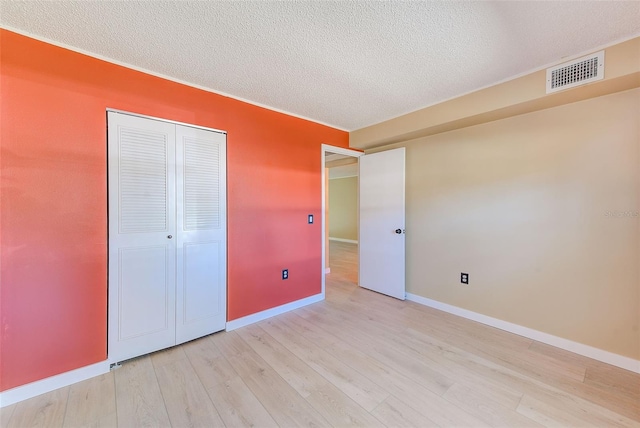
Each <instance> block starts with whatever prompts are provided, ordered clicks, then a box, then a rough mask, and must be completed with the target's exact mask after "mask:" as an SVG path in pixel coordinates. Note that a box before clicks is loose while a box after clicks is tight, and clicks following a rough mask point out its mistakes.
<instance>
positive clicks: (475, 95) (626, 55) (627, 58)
mask: <svg viewBox="0 0 640 428" xmlns="http://www.w3.org/2000/svg"><path fill="white" fill-rule="evenodd" d="M569 59H570V58H566V59H565V60H569ZM565 60H563V61H565ZM604 68H605V70H604V78H603V79H602V80H599V81H596V82H592V83H589V84H587V85H584V86H579V87H576V88H573V89H570V90H564V91H559V92H556V93H553V94H546V90H545V87H546V86H545V85H546V71H545V70H539V71H535V72H533V73H530V74H527V75H525V76H522V77H518V78H516V79H513V80H509V81H507V82H504V83H500V84H497V85H494V86H490V87H488V88H485V89H481V90H478V91H475V92H472V93H469V94H466V95H463V96H460V97H457V98H454V99H451V100H449V101H445V102H442V103H439V104H435V105H433V106H430V107H425V108H423V109H420V110H417V111H414V112H412V113H408V114H405V115H402V116H399V117H396V118H393V119H390V120H387V121H384V122H380V123H377V124H374V125H371V126H367V127H365V128H362V129H358V130H355V131H352V132H350V133H349V146H350V147H352V148H358V149H371V148H374V147H379V146H382V145H386V144H392V143H396V142H402V141H407V140H410V139H415V138H419V137H420V138H421V137H426V136H429V135H435V134H438V133H442V132H446V131H451V130H455V129H460V128H463V127H467V126H472V125H478V124H481V123H487V122H492V121H495V120H498V119H504V118H507V117H512V116H516V115H520V114H525V113H531V112H534V111H539V110H544V109H548V108H551V107H556V106H560V105H564V104H569V103H574V102H577V101H582V100H586V99H590V98H595V97H599V96H603V95H606V94H611V93H615V92H621V91H624V90H628V89H632V88H637V87H639V86H640V37H636V38H634V39H631V40H627V41H625V42H622V43H619V44H616V45H613V46H610V47H608V48H606V49H605V66H604Z"/></svg>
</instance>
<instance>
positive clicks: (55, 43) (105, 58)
mask: <svg viewBox="0 0 640 428" xmlns="http://www.w3.org/2000/svg"><path fill="white" fill-rule="evenodd" d="M0 28H3V29H5V30H9V31H11V32H13V33H18V34H20V35H22V36H26V37H29V38H31V39H35V40H38V41H41V42H44V43H47V44H49V45H53V46H57V47H59V48H63V49H67V50H70V51H72V52H76V53H79V54H82V55H86V56H88V57H91V58H96V59H99V60H101V61H105V62H108V63H111V64H115V65H119V66H121V67H125V68H129V69H131V70H135V71H139V72H141V73H144V74H148V75H150V76H155V77H159V78H161V79H164V80H168V81H170V82H175V83H179V84H181V85H185V86H190V87H192V88H196V89H201V90H203V91H206V92H210V93H212V94H216V95H221V96H223V97H227V98H232V99H234V100H237V101H241V102H243V103H246V104H251V105H254V106H257V107H262V108H265V109H267V110H271V111H275V112H277V113H282V114H286V115H287V116H292V117H297V118H298V119H303V120H308V121H309V122H314V123H317V124H319V125H324V126H328V127H330V128H333V129H337V130H339V131H345V132H349V130H348V129H344V128H341V127H339V126H337V125H331V124H330V123H326V122H321V121H319V120H316V119H312V118H310V117H306V116H302V115H300V114H297V113H292V112H289V111H287V110H282V109H279V108H277V107H271V106H268V105H266V104H262V103H259V102H257V101H251V100H249V99H247V98H242V97H239V96H236V95H232V94H229V93H227V92H222V91H218V90H215V89H213V88H210V87H208V86H203V85H198V84H196V83H191V82H187V81H186V80H182V79H178V78H175V77H171V76H169V75H166V74H162V73H158V72H155V71H152V70H150V69H147V68H144V67H138V66H137V65H133V64H129V63H127V62H123V61H120V60H117V59H113V58H110V57H108V56H104V55H100V54H97V53H94V52H90V51H87V50H85V49H80V48H78V47H75V46H71V45H68V44H66V43H62V42H59V41H57V40H53V39H49V38H47V37H43V36H40V35H38V34H34V33H31V32H28V31H24V30H22V29H19V28H15V27H12V26H8V25H0ZM632 38H633V37H632ZM545 68H546V67H545Z"/></svg>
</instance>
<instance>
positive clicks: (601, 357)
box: [406, 293, 640, 373]
mask: <svg viewBox="0 0 640 428" xmlns="http://www.w3.org/2000/svg"><path fill="white" fill-rule="evenodd" d="M406 298H407V300H410V301H412V302H416V303H419V304H421V305H425V306H429V307H431V308H434V309H439V310H441V311H444V312H448V313H450V314H453V315H457V316H460V317H462V318H467V319H470V320H473V321H477V322H479V323H482V324H486V325H489V326H491V327H495V328H499V329H500V330H504V331H508V332H510V333H515V334H517V335H520V336H523V337H527V338H529V339H533V340H537V341H538V342H542V343H546V344H547V345H551V346H555V347H557V348H561V349H564V350H567V351H570V352H574V353H576V354H579V355H583V356H585V357H589V358H593V359H594V360H598V361H602V362H603V363H607V364H611V365H612V366H616V367H620V368H623V369H625V370H629V371H632V372H635V373H640V360H634V359H633V358H629V357H625V356H623V355H618V354H614V353H613V352H609V351H605V350H602V349H598V348H594V347H593V346H589V345H585V344H583V343H578V342H574V341H572V340H569V339H564V338H562V337H558V336H554V335H552V334H548V333H544V332H542V331H538V330H534V329H532V328H529V327H524V326H521V325H518V324H513V323H510V322H508V321H503V320H499V319H497V318H492V317H490V316H487V315H483V314H479V313H477V312H473V311H470V310H468V309H463V308H459V307H457V306H453V305H449V304H447V303H442V302H438V301H437V300H431V299H428V298H426V297H422V296H418V295H415V294H411V293H407V297H406Z"/></svg>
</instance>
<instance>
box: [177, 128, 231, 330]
mask: <svg viewBox="0 0 640 428" xmlns="http://www.w3.org/2000/svg"><path fill="white" fill-rule="evenodd" d="M226 188H227V185H226V135H225V134H223V133H218V132H214V131H207V130H203V129H197V128H192V127H187V126H180V125H177V126H176V190H177V207H178V209H177V228H178V241H177V246H178V247H177V255H178V257H177V296H176V341H177V343H183V342H186V341H189V340H192V339H195V338H197V337H201V336H204V335H207V334H211V333H213V332H216V331H220V330H223V329H224V328H225V323H226V303H227V298H226V291H227V287H226V266H227V261H226V231H227V225H226V211H227V210H226V200H227V197H226Z"/></svg>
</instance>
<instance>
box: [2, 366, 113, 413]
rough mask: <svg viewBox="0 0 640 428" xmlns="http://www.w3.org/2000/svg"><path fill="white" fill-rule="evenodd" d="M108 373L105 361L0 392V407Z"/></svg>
mask: <svg viewBox="0 0 640 428" xmlns="http://www.w3.org/2000/svg"><path fill="white" fill-rule="evenodd" d="M108 372H109V362H108V361H107V360H105V361H101V362H99V363H95V364H91V365H90V366H85V367H80V368H79V369H75V370H71V371H68V372H64V373H60V374H58V375H55V376H51V377H48V378H45V379H41V380H37V381H35V382H31V383H28V384H26V385H21V386H17V387H15V388H11V389H8V390H6V391H2V392H0V407H5V406H9V405H11V404H14V403H17V402H18V401H22V400H26V399H28V398H31V397H35V396H37V395H41V394H44V393H46V392H50V391H53V390H54V389H58V388H63V387H65V386H69V385H71V384H73V383H76V382H81V381H83V380H86V379H89V378H92V377H94V376H100V375H101V374H104V373H108Z"/></svg>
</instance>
